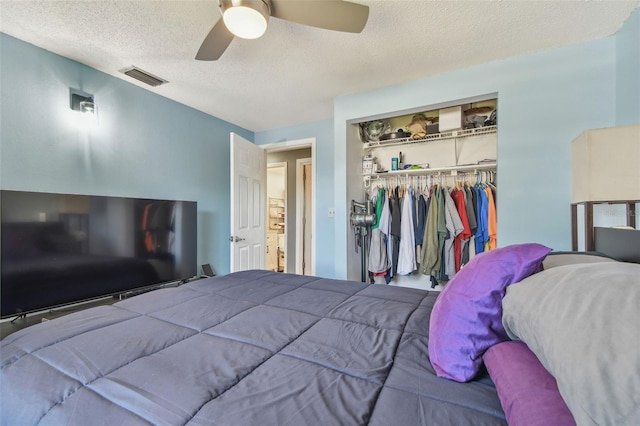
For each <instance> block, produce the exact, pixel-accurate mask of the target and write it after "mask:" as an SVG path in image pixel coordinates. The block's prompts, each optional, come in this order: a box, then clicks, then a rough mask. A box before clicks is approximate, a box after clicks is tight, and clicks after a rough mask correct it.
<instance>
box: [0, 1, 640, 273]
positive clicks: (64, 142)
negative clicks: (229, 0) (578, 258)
mask: <svg viewBox="0 0 640 426" xmlns="http://www.w3.org/2000/svg"><path fill="white" fill-rule="evenodd" d="M639 15H640V12H639V11H638V10H636V11H635V12H634V14H633V15H632V16H631V17H630V18H629V19H628V20H627V22H626V23H625V25H624V27H623V28H622V29H621V30H620V31H619V33H618V34H617V35H616V36H613V37H608V38H604V39H600V40H596V41H592V42H588V43H583V44H580V45H576V46H569V47H563V48H559V49H554V50H549V51H545V52H539V53H536V54H531V55H525V56H520V57H516V58H511V59H508V60H504V61H499V62H494V63H490V64H485V65H482V66H478V67H473V68H469V69H465V70H460V71H457V72H452V73H447V74H444V75H440V76H435V77H431V78H426V79H422V80H418V81H414V82H409V83H405V84H400V85H396V86H392V87H387V88H381V89H378V90H373V91H370V92H366V93H360V94H355V95H351V96H345V97H341V98H338V99H336V100H335V103H334V118H333V119H332V120H323V121H318V122H313V123H308V124H305V125H300V126H292V127H287V128H282V129H273V130H269V131H263V132H258V133H256V134H255V136H254V135H253V134H252V133H251V132H249V131H247V130H245V129H241V128H238V127H237V126H234V125H232V124H230V123H227V122H224V121H221V120H219V119H217V118H215V117H211V116H208V115H206V114H203V113H200V112H198V111H195V110H193V109H190V108H188V107H185V106H183V105H180V104H177V103H175V102H172V101H169V100H167V99H165V98H162V97H159V96H156V95H154V94H153V93H151V92H149V91H146V90H143V89H141V88H138V87H136V86H133V85H130V84H128V83H126V82H123V81H121V80H118V79H115V78H112V77H110V76H107V75H105V74H102V73H100V72H98V71H95V70H93V69H90V68H87V67H85V66H82V65H79V64H77V63H75V62H73V61H70V60H67V59H64V58H61V57H59V56H57V55H53V54H51V53H49V52H45V51H43V50H41V49H38V48H35V47H33V46H31V45H28V44H25V43H22V42H20V41H18V40H15V39H13V38H11V37H8V36H6V35H0V48H1V50H0V53H1V56H0V71H1V80H0V84H1V87H0V95H1V104H0V106H1V109H0V113H1V115H0V120H1V129H2V130H1V133H0V136H1V140H0V167H1V171H0V187H1V188H3V189H23V190H37V191H54V192H77V193H95V194H113V195H124V196H145V197H156V198H178V199H186V200H195V201H198V208H199V212H200V216H199V223H198V226H199V229H200V231H201V232H200V236H199V241H198V252H199V262H209V263H212V265H214V267H215V268H216V270H217V272H219V273H226V272H227V271H228V270H229V250H228V242H227V240H226V238H227V236H228V235H229V189H228V187H229V178H228V175H229V164H228V161H227V159H228V158H229V142H228V134H229V132H230V131H234V132H237V133H239V134H240V135H241V136H243V137H245V138H247V139H249V140H255V142H256V143H257V144H267V143H274V142H279V141H291V140H298V139H305V138H309V137H315V138H316V147H317V151H316V155H317V158H316V161H317V172H318V176H317V179H318V180H317V184H318V187H317V195H318V198H317V211H316V213H317V214H316V218H317V229H318V233H317V234H318V235H317V239H316V253H317V263H316V273H317V274H318V275H321V276H328V277H337V278H344V277H347V275H348V273H347V271H348V270H349V265H348V261H347V259H348V256H347V252H349V251H351V250H353V247H351V244H352V243H351V241H352V238H350V234H351V230H350V229H349V227H348V223H347V222H348V221H347V217H348V215H347V213H348V204H347V203H348V201H349V200H350V195H352V194H348V193H347V189H346V187H347V176H348V175H349V174H351V175H354V174H357V169H358V167H357V165H358V164H359V159H354V158H352V157H353V154H351V155H350V157H348V156H347V145H346V139H347V131H348V127H347V122H349V121H357V120H359V119H362V118H365V117H369V116H373V115H379V114H389V113H393V112H394V111H403V110H410V109H415V108H420V107H424V106H427V107H428V106H431V105H437V104H440V103H446V102H450V101H455V100H458V99H465V98H469V97H474V96H481V95H485V94H490V93H497V96H498V102H499V126H498V127H499V132H498V161H499V172H498V179H499V181H498V183H499V186H500V192H499V202H498V217H499V244H500V245H502V246H504V245H507V244H511V243H517V242H522V241H538V242H541V243H543V244H547V245H549V246H551V247H553V248H554V249H557V250H563V249H568V248H569V246H570V230H569V221H570V217H569V190H570V181H569V180H570V174H569V164H570V149H569V147H570V141H571V140H572V139H573V138H574V137H575V136H576V135H578V134H579V133H580V132H581V131H583V130H585V129H589V128H597V127H607V126H613V125H618V124H630V123H638V122H640V119H639V115H640V114H639V112H640V106H639V105H638V96H637V94H638V90H640V76H639V74H640V72H639V70H640V47H639V42H638V32H640V23H639V21H640V16H639ZM69 87H74V88H78V89H82V90H84V91H86V92H89V93H93V94H94V95H95V97H96V101H97V103H98V104H99V108H100V111H99V117H100V128H99V130H98V131H96V132H94V133H84V132H80V131H78V130H77V129H76V128H74V127H71V126H70V125H69V124H68V122H67V120H66V117H65V115H66V114H67V113H68V89H69ZM156 90H157V93H160V94H161V93H162V89H161V88H159V89H156ZM254 137H255V139H254ZM203 159H205V160H204V161H203ZM354 161H355V162H354ZM354 170H355V172H354ZM132 182H135V185H132V184H131V183H132ZM355 198H359V197H355ZM330 207H335V209H336V217H335V219H330V218H328V217H327V210H328V209H329V208H330Z"/></svg>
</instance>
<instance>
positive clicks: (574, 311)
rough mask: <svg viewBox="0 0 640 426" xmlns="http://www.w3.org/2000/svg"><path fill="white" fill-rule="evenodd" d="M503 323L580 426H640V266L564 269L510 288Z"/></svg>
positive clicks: (611, 265) (619, 265) (567, 267)
mask: <svg viewBox="0 0 640 426" xmlns="http://www.w3.org/2000/svg"><path fill="white" fill-rule="evenodd" d="M502 309H503V317H502V322H503V325H504V328H505V330H506V331H507V334H508V335H509V337H511V338H512V339H514V340H522V341H524V342H525V343H526V344H527V346H528V347H529V348H530V349H531V351H532V352H533V353H535V354H536V356H537V357H538V359H539V360H540V362H541V363H542V364H543V365H544V366H545V368H546V369H547V370H548V371H549V372H550V373H551V374H552V375H553V376H554V377H555V378H556V381H557V382H558V389H559V390H560V393H561V395H562V397H563V399H564V400H565V402H566V404H567V406H568V407H569V409H570V410H571V413H572V414H573V416H574V418H575V420H576V422H577V424H579V425H595V424H597V425H614V424H615V425H635V426H637V425H640V339H639V337H640V265H638V264H630V263H622V262H614V263H608V262H607V263H593V264H576V265H567V266H557V267H554V268H552V269H548V270H546V271H543V272H540V273H538V274H535V275H532V276H530V277H529V278H526V279H525V280H523V281H521V282H520V283H518V284H514V285H512V286H510V287H508V288H507V295H506V296H505V297H504V299H503V300H502Z"/></svg>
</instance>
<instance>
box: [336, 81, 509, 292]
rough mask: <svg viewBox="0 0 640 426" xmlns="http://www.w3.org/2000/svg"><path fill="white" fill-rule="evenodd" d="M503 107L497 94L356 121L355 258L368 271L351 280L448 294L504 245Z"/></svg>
mask: <svg viewBox="0 0 640 426" xmlns="http://www.w3.org/2000/svg"><path fill="white" fill-rule="evenodd" d="M497 106H498V102H497V95H496V94H493V95H487V96H481V97H476V98H473V99H464V100H459V101H454V102H450V103H446V104H439V105H436V106H430V107H424V108H420V109H413V110H410V111H402V112H396V113H394V114H388V115H386V116H376V117H370V118H367V119H363V120H358V121H356V122H352V123H350V124H351V126H350V128H349V130H350V136H349V137H348V146H349V147H348V157H349V158H355V157H356V156H358V157H359V159H360V162H361V166H360V164H359V165H358V166H359V167H358V169H360V170H358V171H359V172H360V173H361V174H360V176H361V178H360V187H359V189H356V188H354V190H351V191H349V190H348V193H349V194H351V197H350V202H351V203H352V211H351V220H350V224H349V225H350V227H351V232H350V233H351V234H352V235H354V236H355V237H356V238H354V239H352V241H351V242H350V248H349V251H350V253H348V255H349V256H350V259H349V264H350V266H351V265H363V266H362V267H361V268H358V269H363V270H364V272H365V274H362V272H363V271H362V270H358V271H355V268H351V269H350V270H349V273H350V277H349V278H351V279H353V276H354V275H355V273H357V275H360V276H366V278H365V282H367V283H370V284H373V283H375V284H388V285H398V286H406V287H416V288H422V289H434V288H435V289H438V290H439V289H442V286H443V285H445V284H446V282H447V281H449V280H450V279H451V278H453V277H454V276H455V274H456V273H457V272H459V271H460V269H461V268H462V267H464V265H465V264H466V263H468V262H469V261H470V259H472V258H473V257H474V256H475V255H477V254H479V253H481V252H483V251H487V250H493V249H495V248H496V247H497V238H498V232H497V231H498V225H497V214H496V205H497V179H496V177H497V124H498V114H497ZM354 163H355V162H354ZM354 184H355V182H353V183H352V186H353V185H354ZM348 189H349V188H348ZM354 203H360V206H362V205H367V206H369V205H372V206H373V207H372V208H371V209H370V210H371V211H367V212H364V213H365V214H366V215H371V217H373V219H371V220H368V221H362V218H363V216H362V214H363V212H362V211H353V210H354V208H353V206H354V205H356V204H354ZM360 210H362V208H360ZM368 210H369V209H368ZM369 222H370V223H369ZM356 256H357V257H358V260H356Z"/></svg>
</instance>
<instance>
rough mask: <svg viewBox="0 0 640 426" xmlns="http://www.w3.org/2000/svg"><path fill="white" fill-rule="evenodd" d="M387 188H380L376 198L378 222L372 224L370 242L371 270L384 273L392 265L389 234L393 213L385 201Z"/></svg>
mask: <svg viewBox="0 0 640 426" xmlns="http://www.w3.org/2000/svg"><path fill="white" fill-rule="evenodd" d="M385 200H386V197H385V190H384V189H383V188H380V189H379V190H378V194H377V200H376V218H377V220H376V224H375V227H373V226H372V229H371V238H370V242H369V262H368V263H369V272H372V273H374V274H383V273H386V272H387V270H388V269H389V268H390V267H391V262H390V260H389V255H388V249H387V236H388V235H389V233H390V228H391V215H390V212H389V208H388V204H387V203H386V202H385Z"/></svg>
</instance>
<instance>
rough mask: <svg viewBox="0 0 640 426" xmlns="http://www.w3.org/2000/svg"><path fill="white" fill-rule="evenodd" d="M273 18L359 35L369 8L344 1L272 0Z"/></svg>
mask: <svg viewBox="0 0 640 426" xmlns="http://www.w3.org/2000/svg"><path fill="white" fill-rule="evenodd" d="M271 16H274V17H276V18H280V19H285V20H287V21H291V22H296V23H298V24H303V25H310V26H312V27H317V28H324V29H327V30H334V31H344V32H348V33H359V32H361V31H362V30H363V29H364V26H365V25H366V24H367V19H368V18H369V6H365V5H362V4H357V3H351V2H349V1H342V0H305V1H301V0H271Z"/></svg>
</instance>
